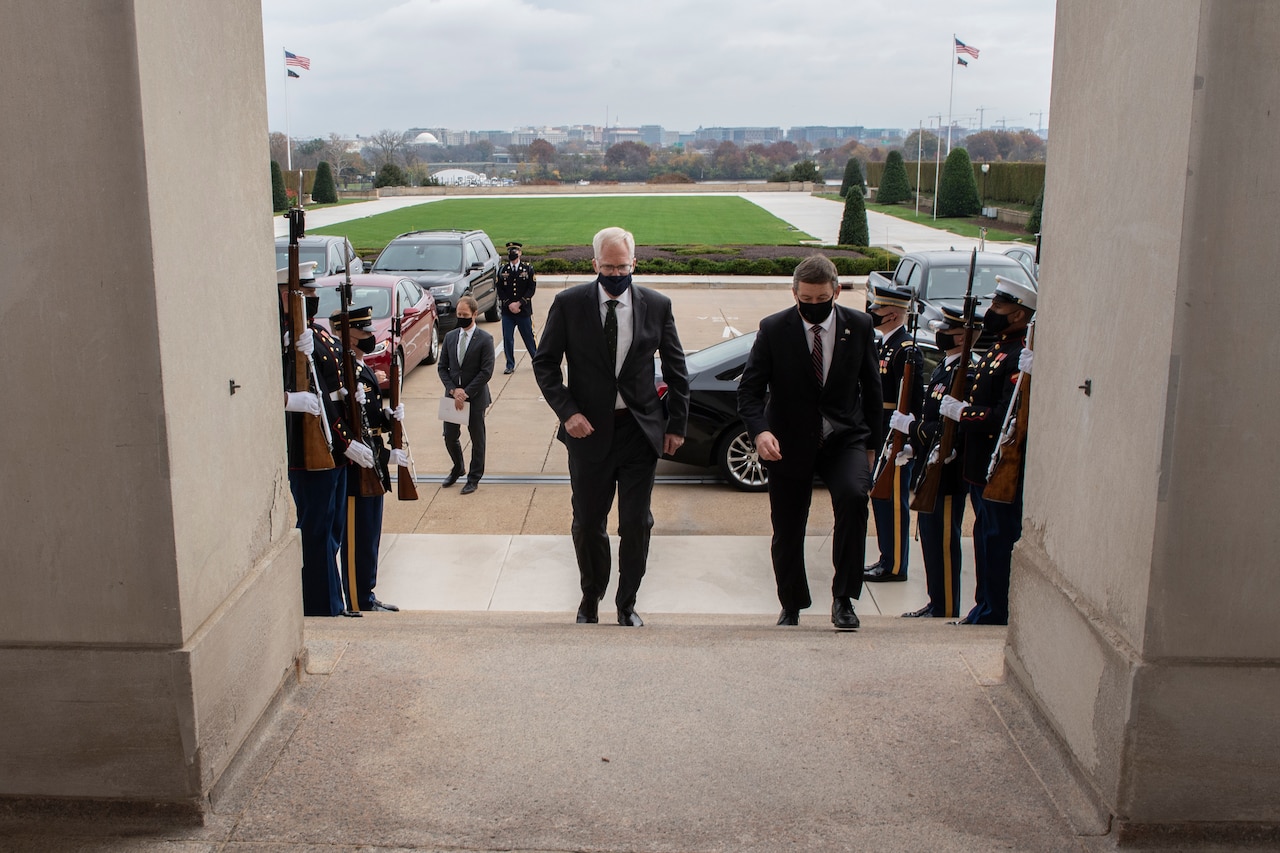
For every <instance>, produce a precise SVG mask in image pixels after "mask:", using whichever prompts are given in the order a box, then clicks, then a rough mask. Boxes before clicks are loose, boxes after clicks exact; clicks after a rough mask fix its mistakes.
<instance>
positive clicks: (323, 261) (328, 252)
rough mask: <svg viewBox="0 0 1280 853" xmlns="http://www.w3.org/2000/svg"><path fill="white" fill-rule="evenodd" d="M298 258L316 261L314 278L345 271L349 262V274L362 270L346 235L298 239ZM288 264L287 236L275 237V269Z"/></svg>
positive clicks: (361, 265) (282, 267)
mask: <svg viewBox="0 0 1280 853" xmlns="http://www.w3.org/2000/svg"><path fill="white" fill-rule="evenodd" d="M298 260H299V261H301V262H303V263H306V262H307V261H315V262H316V278H321V277H323V276H326V275H337V274H338V273H344V272H346V271H347V265H348V264H351V274H352V275H356V274H358V273H362V272H364V264H363V263H361V262H360V259H359V258H358V257H356V250H355V249H353V248H351V241H350V240H348V239H347V238H346V237H336V236H311V237H303V238H302V239H301V240H299V241H298ZM288 264H289V238H288V237H277V238H276V269H278V270H279V269H284V268H285V267H286V266H288Z"/></svg>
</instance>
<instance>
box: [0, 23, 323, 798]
mask: <svg viewBox="0 0 1280 853" xmlns="http://www.w3.org/2000/svg"><path fill="white" fill-rule="evenodd" d="M0 79H3V80H4V85H3V86H2V87H0V115H3V116H4V121H3V122H0V150H3V151H4V152H5V155H6V158H5V160H6V163H5V170H4V171H5V174H4V189H5V191H4V194H3V200H2V201H0V265H2V266H3V269H4V274H3V278H4V284H3V287H0V328H3V330H4V333H3V341H4V360H3V364H4V366H5V373H6V377H7V378H6V381H5V382H4V385H3V387H4V403H3V405H0V435H3V436H4V446H5V449H4V454H3V462H2V463H0V465H2V466H3V474H2V477H0V481H2V482H3V483H4V486H3V489H0V518H2V519H3V522H0V561H3V572H2V573H0V574H2V575H3V577H4V581H5V582H4V588H3V593H0V596H2V599H3V600H2V601H0V611H3V614H4V615H3V617H0V685H3V689H0V720H3V721H4V723H3V725H0V796H2V797H7V798H14V797H17V798H36V799H43V798H75V799H82V800H83V799H88V800H95V799H103V800H126V801H142V802H149V803H161V804H169V805H171V806H172V807H174V808H175V809H177V810H179V811H192V812H196V813H198V812H199V811H200V810H201V809H202V808H203V804H204V802H205V800H206V795H207V793H208V791H209V790H210V788H211V786H212V785H213V783H214V782H215V781H216V780H217V779H218V777H219V776H220V774H221V773H222V772H223V770H224V769H225V768H226V767H227V765H228V762H229V761H230V760H231V758H232V757H233V756H234V755H235V753H236V751H237V749H239V747H240V746H241V744H242V743H243V742H244V740H245V738H246V736H247V735H248V733H249V732H250V730H251V728H252V727H253V726H254V724H255V722H256V721H257V720H258V719H259V718H260V716H261V715H262V713H263V711H264V709H266V708H267V707H268V705H269V703H270V702H271V700H272V698H273V697H274V696H276V695H277V693H278V692H279V691H280V690H281V688H282V685H284V684H287V681H288V679H290V678H292V677H293V672H294V665H295V660H296V659H297V657H298V656H299V655H300V654H301V650H302V616H301V598H300V595H301V593H300V576H299V566H300V565H301V552H300V548H299V546H298V544H297V536H296V533H295V532H294V531H293V529H292V527H293V524H292V506H291V502H290V498H289V492H288V483H287V478H286V469H285V457H284V441H283V430H282V414H281V397H282V394H281V391H282V386H281V380H280V366H279V361H280V359H279V354H278V346H279V332H278V328H277V319H276V307H275V304H276V298H277V297H276V289H275V285H274V280H275V279H274V271H273V266H274V258H273V255H272V247H271V246H272V232H271V219H270V217H271V198H270V195H271V191H270V180H269V171H268V164H269V159H268V152H267V124H266V95H265V90H264V73H263V64H262V24H261V11H260V7H259V4H258V0H217V2H210V3H169V2H164V1H163V0H133V2H131V0H95V2H93V3H79V2H62V0H58V2H48V0H9V2H8V3H6V7H5V26H4V27H0ZM233 383H234V385H235V386H238V387H235V388H234V393H233Z"/></svg>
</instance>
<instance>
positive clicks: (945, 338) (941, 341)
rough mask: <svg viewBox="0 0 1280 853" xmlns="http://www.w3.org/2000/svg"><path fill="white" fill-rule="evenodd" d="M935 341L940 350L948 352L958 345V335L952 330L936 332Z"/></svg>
mask: <svg viewBox="0 0 1280 853" xmlns="http://www.w3.org/2000/svg"><path fill="white" fill-rule="evenodd" d="M933 342H934V344H935V345H936V346H937V347H938V350H939V351H940V352H946V351H947V350H949V349H951V348H952V347H954V346H955V345H956V336H955V335H953V334H951V333H950V332H942V331H938V332H934V333H933Z"/></svg>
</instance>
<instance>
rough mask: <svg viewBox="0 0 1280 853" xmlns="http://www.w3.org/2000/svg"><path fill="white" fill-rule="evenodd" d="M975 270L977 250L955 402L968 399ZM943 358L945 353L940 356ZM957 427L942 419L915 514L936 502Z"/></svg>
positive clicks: (914, 504) (973, 257) (966, 296)
mask: <svg viewBox="0 0 1280 853" xmlns="http://www.w3.org/2000/svg"><path fill="white" fill-rule="evenodd" d="M977 268H978V250H977V249H974V250H973V254H972V255H970V256H969V283H968V285H967V286H966V287H965V291H964V343H963V344H962V346H961V349H960V360H959V361H957V362H956V370H955V373H954V374H953V376H952V378H951V390H950V391H948V392H947V393H948V394H949V395H950V396H952V397H954V398H955V399H957V400H964V399H966V398H967V397H968V396H969V360H970V359H971V358H972V357H973V339H974V338H975V337H976V336H975V335H974V334H973V332H974V330H975V329H977V324H976V323H975V322H974V320H973V317H974V314H976V313H977V305H978V300H977V299H976V298H975V297H974V295H973V277H974V273H975V271H976V270H977ZM942 357H943V358H944V359H945V358H946V353H943V354H942ZM956 428H957V424H956V422H955V421H953V420H951V419H950V418H942V429H941V430H939V431H938V437H937V439H935V440H934V442H933V445H932V446H931V447H930V448H929V453H928V454H927V455H926V456H925V468H924V473H923V474H922V475H921V476H920V479H919V480H918V481H917V482H916V490H915V494H913V495H912V496H911V508H912V509H914V510H915V511H916V512H933V508H934V506H936V505H937V502H938V489H939V488H941V486H942V467H943V466H944V465H946V464H947V463H948V462H950V461H951V456H952V454H953V453H954V452H955V443H956Z"/></svg>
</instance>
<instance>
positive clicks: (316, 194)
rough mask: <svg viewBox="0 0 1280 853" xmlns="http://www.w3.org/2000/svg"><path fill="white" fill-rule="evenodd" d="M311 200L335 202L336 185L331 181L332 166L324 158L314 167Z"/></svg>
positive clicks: (336, 197) (336, 198)
mask: <svg viewBox="0 0 1280 853" xmlns="http://www.w3.org/2000/svg"><path fill="white" fill-rule="evenodd" d="M311 201H312V202H313V203H315V204H336V203H337V201H338V185H337V184H335V183H334V182H333V167H332V166H330V165H329V164H328V163H327V162H325V161H324V160H321V161H320V165H319V166H317V167H316V180H315V183H314V184H312V185H311Z"/></svg>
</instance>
